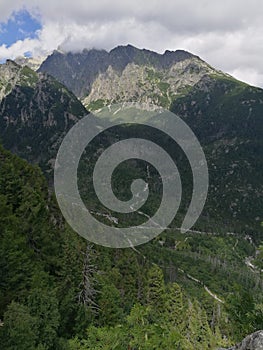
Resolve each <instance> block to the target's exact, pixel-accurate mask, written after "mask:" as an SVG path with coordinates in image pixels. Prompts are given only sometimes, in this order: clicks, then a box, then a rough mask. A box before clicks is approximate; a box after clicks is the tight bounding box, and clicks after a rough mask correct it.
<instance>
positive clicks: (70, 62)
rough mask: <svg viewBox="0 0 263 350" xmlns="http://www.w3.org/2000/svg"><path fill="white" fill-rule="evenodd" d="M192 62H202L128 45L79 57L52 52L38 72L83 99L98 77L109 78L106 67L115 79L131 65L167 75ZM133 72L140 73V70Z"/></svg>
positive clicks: (184, 54) (190, 56)
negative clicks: (176, 67) (177, 67)
mask: <svg viewBox="0 0 263 350" xmlns="http://www.w3.org/2000/svg"><path fill="white" fill-rule="evenodd" d="M193 58H195V59H198V60H199V61H200V62H203V61H202V60H201V59H199V58H198V57H197V56H195V55H193V54H191V53H189V52H186V51H182V50H177V51H174V52H172V51H165V53H164V54H163V55H161V54H158V53H156V52H153V51H149V50H145V49H143V50H140V49H138V48H136V47H133V46H131V45H127V46H118V47H116V48H114V49H113V50H111V51H110V52H107V51H105V50H95V49H93V50H83V51H82V52H79V53H71V52H69V53H62V52H59V51H55V52H54V53H53V54H52V55H50V56H49V57H48V58H47V59H46V60H45V61H44V62H43V63H42V65H41V66H40V68H39V71H40V72H47V73H49V74H51V75H52V76H54V77H55V78H56V79H58V80H59V81H61V82H62V83H63V84H65V85H66V86H67V87H68V88H69V89H70V90H71V91H73V92H74V94H75V95H76V96H78V97H79V98H85V97H86V96H88V95H89V93H90V91H91V89H92V84H93V82H94V81H95V80H96V78H97V77H98V76H99V75H100V74H103V73H106V77H107V76H108V75H109V74H111V71H108V69H109V67H111V69H112V71H113V72H115V74H117V75H119V76H121V75H122V72H123V71H124V70H125V68H126V67H127V66H128V65H131V64H133V65H136V66H137V67H142V66H147V67H153V68H154V70H157V71H161V72H163V71H167V70H168V71H169V69H171V68H172V66H173V65H175V64H176V63H179V62H183V61H185V60H189V59H193ZM203 63H204V62H203ZM137 70H138V71H140V68H137ZM136 73H137V72H136ZM157 75H158V74H157ZM106 77H105V78H106ZM101 78H102V77H100V79H101ZM133 80H134V79H133ZM93 89H94V88H93Z"/></svg>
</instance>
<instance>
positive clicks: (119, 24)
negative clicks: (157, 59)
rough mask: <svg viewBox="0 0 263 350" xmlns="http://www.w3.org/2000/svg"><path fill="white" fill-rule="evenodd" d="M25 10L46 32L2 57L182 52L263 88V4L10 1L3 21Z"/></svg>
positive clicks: (0, 11)
mask: <svg viewBox="0 0 263 350" xmlns="http://www.w3.org/2000/svg"><path fill="white" fill-rule="evenodd" d="M23 6H24V7H25V8H27V9H28V10H29V11H30V12H31V13H33V14H34V15H38V14H40V16H41V22H42V25H43V28H42V30H41V31H39V33H38V38H36V39H26V40H24V41H19V42H16V43H15V44H13V45H12V46H11V47H10V48H6V47H5V46H3V45H2V46H0V59H1V58H2V59H3V58H6V57H10V58H14V57H16V56H18V55H21V54H23V53H24V52H27V51H31V52H32V53H33V55H42V54H43V53H47V52H50V51H52V50H53V49H55V48H57V47H58V46H60V47H62V48H64V49H65V50H80V49H82V48H84V47H86V48H91V47H97V48H105V49H108V50H109V49H111V48H113V47H114V46H116V45H119V44H128V43H130V44H133V45H135V46H138V47H140V48H149V49H152V50H156V51H158V52H163V51H164V50H166V49H170V50H175V49H178V48H180V49H186V50H188V51H190V52H193V53H195V54H197V55H199V56H201V57H202V58H203V59H204V60H206V61H207V62H208V63H210V64H211V65H213V66H215V67H216V68H218V69H222V70H223V71H226V72H228V73H230V74H233V75H234V76H236V77H237V78H239V79H242V80H245V81H247V82H249V83H251V84H254V85H260V86H262V87H263V60H262V56H263V45H262V44H261V43H262V37H263V22H262V11H263V3H262V1H261V0H250V1H249V2H247V1H246V0H221V1H211V0H199V1H195V0H177V1H170V0H166V1H164V0H151V2H150V1H149V2H148V1H142V0H126V1H122V2H120V1H119V0H111V1H109V0H100V1H99V0H89V1H87V0H75V1H72V0H63V1H61V0H46V1H40V0H9V1H8V2H5V3H4V4H1V5H0V21H4V20H7V19H8V17H9V16H10V15H11V13H12V12H13V11H15V10H18V9H20V8H21V7H23Z"/></svg>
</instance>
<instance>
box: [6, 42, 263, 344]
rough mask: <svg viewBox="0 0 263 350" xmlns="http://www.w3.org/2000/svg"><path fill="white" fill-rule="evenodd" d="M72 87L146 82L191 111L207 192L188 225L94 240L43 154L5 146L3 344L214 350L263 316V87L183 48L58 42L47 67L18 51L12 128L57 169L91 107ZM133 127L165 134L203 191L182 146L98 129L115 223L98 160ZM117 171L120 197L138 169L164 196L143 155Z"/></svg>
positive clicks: (164, 100)
mask: <svg viewBox="0 0 263 350" xmlns="http://www.w3.org/2000/svg"><path fill="white" fill-rule="evenodd" d="M45 66H46V67H49V70H50V71H49V72H44V68H43V67H45ZM51 71H52V72H51ZM51 73H52V74H53V75H54V76H55V75H56V74H57V76H56V77H57V79H59V80H60V82H58V81H57V79H56V78H54V77H52V76H51V75H50V74H51ZM58 75H59V76H60V77H59V76H58ZM62 82H63V84H66V85H67V87H66V86H65V85H63V84H62ZM69 89H70V90H72V91H74V92H75V94H76V95H77V96H78V97H79V98H81V99H82V101H86V102H85V103H86V104H87V105H88V106H89V107H90V108H91V107H92V108H94V109H96V108H98V107H101V106H103V105H105V104H108V103H112V102H119V103H122V102H123V101H125V100H126V99H129V100H134V99H135V97H136V96H137V97H136V98H138V99H139V100H140V101H144V102H145V103H146V105H147V104H148V105H150V103H152V102H154V103H157V104H159V105H161V106H165V107H169V108H170V109H171V111H173V112H174V113H176V114H178V115H180V116H181V117H182V118H183V120H184V121H186V123H188V125H189V126H191V128H192V129H193V130H194V132H195V133H196V135H197V136H198V138H199V139H200V141H201V143H202V146H203V149H204V151H205V154H206V157H207V160H208V166H209V173H210V190H209V196H208V201H207V204H206V207H205V209H204V214H203V216H202V217H201V218H200V221H199V222H197V224H196V227H195V229H193V230H190V231H188V232H187V233H185V234H184V233H181V232H180V230H179V229H178V225H177V221H176V222H174V223H173V224H172V225H171V227H170V228H169V229H168V230H166V231H165V232H163V233H162V234H161V235H160V236H158V237H156V238H155V239H154V240H152V241H151V242H149V243H147V244H145V245H142V246H139V247H136V248H134V249H131V248H127V249H109V248H105V247H101V246H96V245H92V244H90V243H89V242H86V241H85V240H84V239H82V238H81V237H80V236H78V235H77V234H76V233H74V232H73V231H72V230H71V228H70V227H68V226H67V225H66V224H65V223H64V221H63V218H62V216H61V213H60V211H59V209H58V208H57V205H56V202H55V200H54V198H53V196H52V188H50V187H49V188H48V185H47V183H46V180H45V178H44V176H43V174H42V172H41V170H40V169H39V168H38V166H36V165H34V166H32V165H30V164H28V163H27V162H26V161H25V160H22V159H20V158H19V157H17V156H15V155H13V154H11V153H10V152H9V151H6V150H5V149H3V148H2V147H1V146H0V275H1V276H0V277H1V278H0V343H1V346H2V348H3V349H4V350H12V349H14V348H19V349H21V350H24V349H25V350H28V349H32V350H33V349H50V350H53V349H55V350H56V349H57V350H64V349H65V350H69V349H70V350H76V349H81V350H89V349H90V350H91V349H92V350H94V349H98V348H100V349H109V348H116V349H120V350H122V349H138V348H141V349H167V350H170V349H176V348H181V349H183V350H184V349H185V350H186V349H187V350H203V349H209V348H210V349H215V348H218V347H219V346H221V347H224V348H227V347H229V346H231V344H234V343H236V342H239V341H240V340H241V339H242V338H244V337H245V336H246V335H247V334H250V333H252V332H255V331H257V330H258V329H260V328H261V329H262V327H263V316H262V275H261V271H260V268H259V267H260V266H262V261H261V260H262V259H261V257H262V251H263V250H262V247H261V248H260V250H258V248H257V246H258V243H259V242H260V240H262V227H261V221H263V220H262V213H261V208H262V101H263V97H262V90H261V89H259V88H254V87H250V86H248V85H246V84H244V83H241V82H239V81H237V80H235V79H234V78H232V77H230V76H229V75H227V74H224V73H222V72H220V71H217V70H216V69H214V68H212V67H210V66H209V65H208V64H207V63H205V62H204V61H202V60H201V59H200V58H198V57H197V56H195V55H192V54H190V53H187V52H184V51H176V52H169V51H166V52H165V53H164V54H163V55H159V54H157V53H154V52H151V51H148V50H139V49H136V48H134V47H132V46H130V45H128V46H127V47H117V48H116V49H113V50H112V51H111V52H110V53H107V52H106V51H103V50H102V51H97V50H90V51H88V50H84V51H83V52H82V53H61V52H54V53H53V54H52V55H51V56H49V57H48V58H47V59H46V61H45V62H44V63H43V64H42V66H41V68H40V71H39V72H38V73H36V72H34V71H33V70H31V69H30V68H29V67H27V66H24V67H23V66H20V65H18V64H17V63H15V62H13V61H10V60H9V61H7V63H6V64H4V65H1V66H0V96H1V101H0V137H1V141H2V143H3V144H4V145H5V147H6V148H8V149H9V150H11V151H12V152H14V153H17V154H18V155H20V156H21V157H23V158H25V159H27V160H29V161H30V162H32V163H38V164H39V165H40V166H41V168H42V169H43V170H44V174H45V175H47V174H49V171H50V169H52V164H53V161H54V157H55V155H56V152H57V149H58V147H59V144H60V142H61V140H62V138H63V136H64V135H65V133H66V132H67V131H68V130H69V129H70V128H71V126H72V125H74V124H75V123H76V122H77V121H78V120H79V119H80V118H81V117H82V116H84V115H85V114H87V110H86V108H85V107H84V106H83V105H82V104H81V102H80V100H79V99H78V98H77V97H76V96H75V95H74V94H73V93H72V92H70V90H69ZM136 92H138V94H137V95H136ZM117 117H118V115H117ZM98 118H99V114H98V116H97V119H96V121H98V122H99V119H98ZM126 121H129V120H128V119H127V120H126ZM124 122H125V120H124ZM134 135H136V137H143V138H149V139H151V140H152V141H154V142H156V143H158V142H160V145H161V146H163V147H164V149H165V150H167V151H169V153H171V156H172V157H173V158H174V159H175V160H178V162H177V164H178V168H179V170H180V173H181V170H182V171H183V172H182V174H183V176H182V182H183V185H184V186H186V187H185V192H186V194H188V195H190V196H191V190H192V182H191V177H190V175H191V174H190V175H189V171H188V173H187V169H188V168H189V165H188V168H187V167H186V166H185V161H186V163H187V160H185V159H184V158H183V156H182V155H181V154H180V153H179V152H178V149H177V148H176V146H175V145H174V144H173V143H170V142H169V139H168V140H167V139H166V138H165V137H163V135H161V137H160V135H159V134H158V133H157V132H156V133H155V132H153V131H152V130H146V129H145V128H143V129H140V127H139V126H137V125H135V126H129V125H127V124H126V125H125V126H123V127H120V128H117V129H116V130H115V129H114V130H110V131H108V132H107V133H105V134H103V135H101V136H100V137H98V138H97V139H96V140H95V141H94V143H93V144H92V145H91V147H90V148H89V149H88V148H87V149H86V152H85V154H84V157H83V159H82V160H83V161H84V162H82V163H81V162H80V167H79V174H78V175H79V183H78V185H79V188H80V189H83V192H82V193H81V194H82V195H83V200H84V201H86V202H85V203H87V206H88V207H89V208H91V209H92V213H93V214H94V215H95V216H97V217H98V218H100V219H101V220H102V221H103V222H105V223H106V224H110V225H114V222H112V220H111V218H112V217H111V216H110V215H111V214H112V213H111V212H110V211H106V212H105V209H104V211H103V210H101V211H100V210H99V209H97V205H96V203H95V199H94V198H93V197H92V196H91V194H92V193H93V192H92V191H89V187H88V185H89V184H90V183H91V182H92V181H91V180H92V172H91V173H90V170H92V169H93V167H92V166H93V165H94V159H95V158H96V157H97V156H98V155H99V154H101V152H102V150H103V149H104V148H106V147H107V146H108V145H109V144H111V143H114V142H116V141H119V140H121V139H122V138H123V137H132V136H134ZM97 146H99V147H97ZM177 156H178V157H177ZM87 160H88V162H87ZM83 163H84V164H83ZM91 168H92V169H91ZM188 170H189V169H188ZM116 173H117V174H116V176H115V174H114V176H113V180H114V181H113V189H114V191H115V190H116V191H115V193H117V194H118V196H120V198H121V199H125V198H126V197H125V196H124V195H123V194H124V193H126V192H127V187H129V185H130V183H131V180H133V179H135V178H144V179H146V180H149V183H150V185H153V189H154V190H156V191H155V192H156V197H154V196H155V194H154V195H153V197H151V199H153V204H151V202H150V203H149V205H148V207H147V209H148V210H149V211H151V210H153V209H155V206H154V205H155V204H156V203H157V204H158V198H159V197H158V196H159V195H160V192H161V191H160V190H159V188H160V187H161V186H159V182H160V180H159V178H158V173H157V172H154V170H153V169H150V170H149V168H148V167H147V166H145V164H142V163H140V162H136V161H131V162H130V163H128V164H126V163H125V164H122V166H120V169H119V171H117V172H116ZM156 173H157V174H156ZM134 175H135V176H134ZM83 178H84V180H83ZM86 194H87V196H86ZM126 196H127V193H126ZM147 202H148V201H147ZM185 204H187V202H186V203H185ZM182 209H185V208H184V207H183V208H182ZM112 215H115V213H114V214H112ZM180 215H181V214H180ZM144 218H145V216H144V217H143V219H144ZM140 219H141V217H140ZM125 222H126V224H128V225H129V224H131V225H132V224H134V222H135V219H134V218H133V217H130V216H128V218H125ZM95 234H96V233H95ZM255 258H257V259H255ZM257 265H258V266H259V267H257Z"/></svg>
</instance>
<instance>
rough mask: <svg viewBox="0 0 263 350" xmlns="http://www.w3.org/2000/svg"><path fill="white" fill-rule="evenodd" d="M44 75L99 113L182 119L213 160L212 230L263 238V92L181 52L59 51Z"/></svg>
mask: <svg viewBox="0 0 263 350" xmlns="http://www.w3.org/2000/svg"><path fill="white" fill-rule="evenodd" d="M39 71H41V72H48V73H49V74H51V75H54V76H55V77H56V78H57V79H58V80H60V81H61V82H63V83H64V84H65V85H66V86H67V87H68V88H69V89H71V90H72V91H73V92H74V93H75V94H76V95H77V96H78V97H79V98H80V99H81V100H82V102H83V104H84V105H85V106H86V108H87V109H88V110H91V111H92V110H98V109H100V108H102V107H103V106H107V105H109V104H113V103H122V102H127V101H136V102H141V103H144V105H146V106H147V105H151V104H155V105H158V106H162V107H165V108H168V109H170V110H171V111H172V112H174V113H175V114H177V115H179V116H180V117H181V118H182V119H183V120H184V121H185V122H186V123H187V124H188V125H189V126H190V127H191V129H192V130H193V131H194V132H195V134H196V136H197V137H198V139H199V140H200V142H201V144H202V146H203V149H204V151H205V154H206V157H207V160H208V166H209V175H210V188H209V194H208V201H207V204H206V207H205V210H204V213H203V214H204V216H205V217H206V222H207V230H214V228H215V226H216V227H218V226H221V227H222V226H224V227H228V229H230V230H231V229H232V230H235V231H237V232H243V233H249V234H252V235H253V236H254V237H257V238H258V239H260V236H261V234H262V226H261V222H262V221H263V217H262V210H261V208H262V207H263V196H262V192H263V187H262V186H263V173H262V168H263V161H262V154H263V139H262V135H263V118H262V115H263V113H262V112H263V90H262V89H260V88H256V87H252V86H249V85H247V84H245V83H243V82H240V81H238V80H236V79H234V78H233V77H231V76H229V75H228V74H225V73H223V72H221V71H218V70H216V69H215V68H213V67H211V66H210V65H209V64H207V63H206V62H204V61H203V60H202V59H200V58H199V57H197V56H195V55H193V54H191V53H188V52H185V51H181V50H178V51H175V52H171V51H165V53H164V54H162V55H161V54H158V53H155V52H152V51H149V50H140V49H137V48H135V47H133V46H131V45H128V46H118V47H116V48H115V49H113V50H111V51H110V52H106V51H103V50H102V51H99V50H84V51H83V52H80V53H62V52H54V53H53V54H52V55H50V56H49V57H48V58H47V59H46V60H45V61H44V62H43V64H42V65H41V67H40V69H39ZM126 121H128V120H126ZM213 219H215V221H214V220H213Z"/></svg>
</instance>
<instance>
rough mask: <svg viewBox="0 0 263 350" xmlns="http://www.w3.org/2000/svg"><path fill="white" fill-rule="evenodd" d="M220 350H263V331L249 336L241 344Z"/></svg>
mask: <svg viewBox="0 0 263 350" xmlns="http://www.w3.org/2000/svg"><path fill="white" fill-rule="evenodd" d="M218 350H263V330H261V331H258V332H255V333H253V334H251V335H248V336H247V337H246V338H245V339H244V340H243V341H242V342H241V343H239V344H237V345H235V346H233V347H231V348H228V349H222V348H221V349H218Z"/></svg>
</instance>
